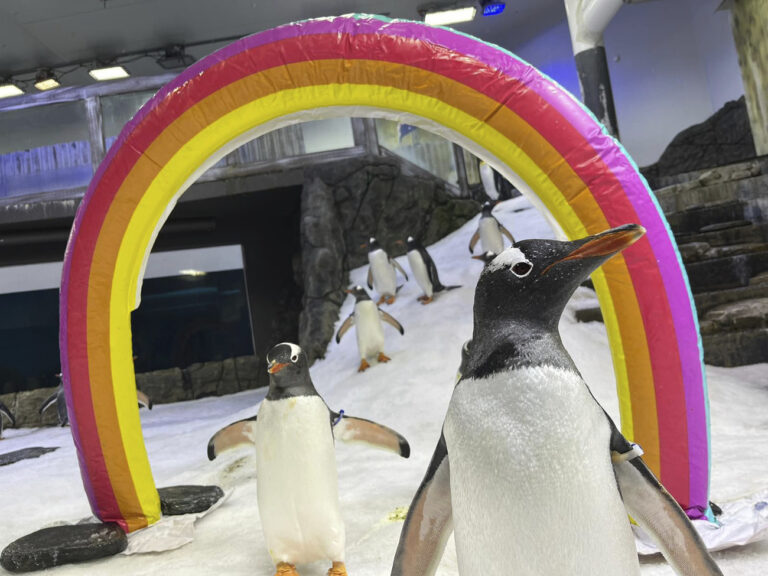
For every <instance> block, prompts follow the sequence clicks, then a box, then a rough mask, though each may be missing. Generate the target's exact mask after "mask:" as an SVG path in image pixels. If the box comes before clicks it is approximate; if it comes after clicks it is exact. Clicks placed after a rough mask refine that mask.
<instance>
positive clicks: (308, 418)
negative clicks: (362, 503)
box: [208, 342, 410, 576]
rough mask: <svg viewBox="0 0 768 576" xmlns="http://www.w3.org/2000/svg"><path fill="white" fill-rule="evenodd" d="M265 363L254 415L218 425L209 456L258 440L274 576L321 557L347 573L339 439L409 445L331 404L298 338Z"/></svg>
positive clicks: (289, 574)
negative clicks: (263, 391)
mask: <svg viewBox="0 0 768 576" xmlns="http://www.w3.org/2000/svg"><path fill="white" fill-rule="evenodd" d="M267 366H268V372H269V391H268V392H267V396H266V398H265V399H264V401H263V402H262V403H261V407H260V408H259V412H258V414H257V416H256V417H254V418H250V419H248V420H242V421H240V422H236V423H234V424H232V425H231V426H228V427H227V428H224V429H222V430H220V431H219V432H217V433H216V434H215V435H214V436H213V438H211V441H210V442H209V443H208V457H209V458H210V459H211V460H213V459H214V458H215V457H216V456H217V455H218V454H219V453H221V452H222V451H223V450H226V449H229V448H232V447H234V446H236V445H238V444H243V443H246V444H252V445H255V447H256V466H257V470H258V475H259V477H258V480H257V496H258V504H259V516H260V518H261V524H262V528H263V531H264V537H265V539H266V544H267V549H268V550H269V553H270V555H271V557H272V561H273V562H274V563H275V564H276V565H277V568H276V576H298V572H297V571H296V564H303V563H307V562H315V561H319V560H329V561H331V562H332V563H333V565H332V567H331V569H330V570H329V571H328V576H346V574H347V571H346V567H345V565H344V539H345V533H344V522H343V519H342V516H341V512H340V510H339V495H338V475H337V471H336V455H335V453H334V439H336V440H341V441H344V442H362V443H365V444H369V445H372V446H375V447H378V448H383V449H385V450H389V451H392V452H394V453H395V454H398V455H400V456H402V457H403V458H408V456H409V455H410V447H409V445H408V442H407V441H406V440H405V438H403V437H402V436H401V435H399V434H398V433H397V432H395V431H394V430H391V429H389V428H387V427H385V426H382V425H380V424H376V423H375V422H371V421H369V420H363V419H360V418H353V417H350V416H347V415H346V414H344V411H343V410H342V411H340V412H333V411H332V410H330V409H329V408H328V406H327V405H326V404H325V402H324V401H323V399H322V398H321V397H320V396H319V395H318V393H317V390H315V386H314V384H313V383H312V379H311V377H310V375H309V367H308V362H307V357H306V355H305V354H304V352H303V351H302V349H301V348H300V347H299V346H297V345H296V344H291V343H287V342H286V343H282V344H278V345H277V346H275V347H274V348H272V350H270V351H269V354H267Z"/></svg>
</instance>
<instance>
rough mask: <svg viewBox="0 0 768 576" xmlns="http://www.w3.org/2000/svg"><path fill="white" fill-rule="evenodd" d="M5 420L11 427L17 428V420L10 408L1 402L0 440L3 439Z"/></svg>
mask: <svg viewBox="0 0 768 576" xmlns="http://www.w3.org/2000/svg"><path fill="white" fill-rule="evenodd" d="M3 418H7V419H8V421H9V422H10V423H11V426H16V418H14V417H13V414H12V413H11V411H10V410H9V409H8V406H6V405H5V404H3V403H2V402H0V439H1V438H2V437H3Z"/></svg>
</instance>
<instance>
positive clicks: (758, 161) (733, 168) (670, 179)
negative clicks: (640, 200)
mask: <svg viewBox="0 0 768 576" xmlns="http://www.w3.org/2000/svg"><path fill="white" fill-rule="evenodd" d="M756 168H757V169H758V170H760V171H762V172H763V173H768V156H758V157H757V158H754V159H752V160H747V161H745V162H734V163H733V164H726V165H724V166H719V167H718V168H715V170H718V171H720V172H721V173H723V172H724V173H726V174H733V173H736V174H743V173H745V172H752V171H754V170H755V169H756ZM712 170H713V169H712V168H704V169H702V170H693V171H692V172H683V173H682V174H674V175H672V176H659V177H657V184H658V187H659V188H667V187H669V186H675V185H677V184H684V183H686V182H693V181H696V180H699V179H700V178H702V176H704V177H705V178H706V175H707V174H708V173H710V172H712Z"/></svg>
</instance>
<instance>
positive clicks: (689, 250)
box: [678, 242, 768, 265]
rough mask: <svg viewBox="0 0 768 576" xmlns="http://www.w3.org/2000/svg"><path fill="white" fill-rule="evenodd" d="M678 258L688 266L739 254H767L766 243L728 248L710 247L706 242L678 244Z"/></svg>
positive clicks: (735, 245)
mask: <svg viewBox="0 0 768 576" xmlns="http://www.w3.org/2000/svg"><path fill="white" fill-rule="evenodd" d="M678 249H679V250H680V256H682V258H683V262H684V263H685V264H686V265H688V264H691V263H692V262H704V261H707V260H715V259H718V258H729V257H731V256H738V255H739V254H759V253H761V252H766V253H768V243H767V242H751V243H749V244H732V245H730V246H714V247H713V246H710V245H709V244H707V243H706V242H692V243H690V244H679V245H678Z"/></svg>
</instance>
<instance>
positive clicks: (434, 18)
mask: <svg viewBox="0 0 768 576" xmlns="http://www.w3.org/2000/svg"><path fill="white" fill-rule="evenodd" d="M476 15H477V6H476V5H471V6H459V7H456V6H451V7H445V8H440V7H430V8H426V9H425V10H424V22H425V23H426V24H429V25H431V26H447V25H449V24H458V23H459V22H470V21H472V20H474V19H475V16H476Z"/></svg>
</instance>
